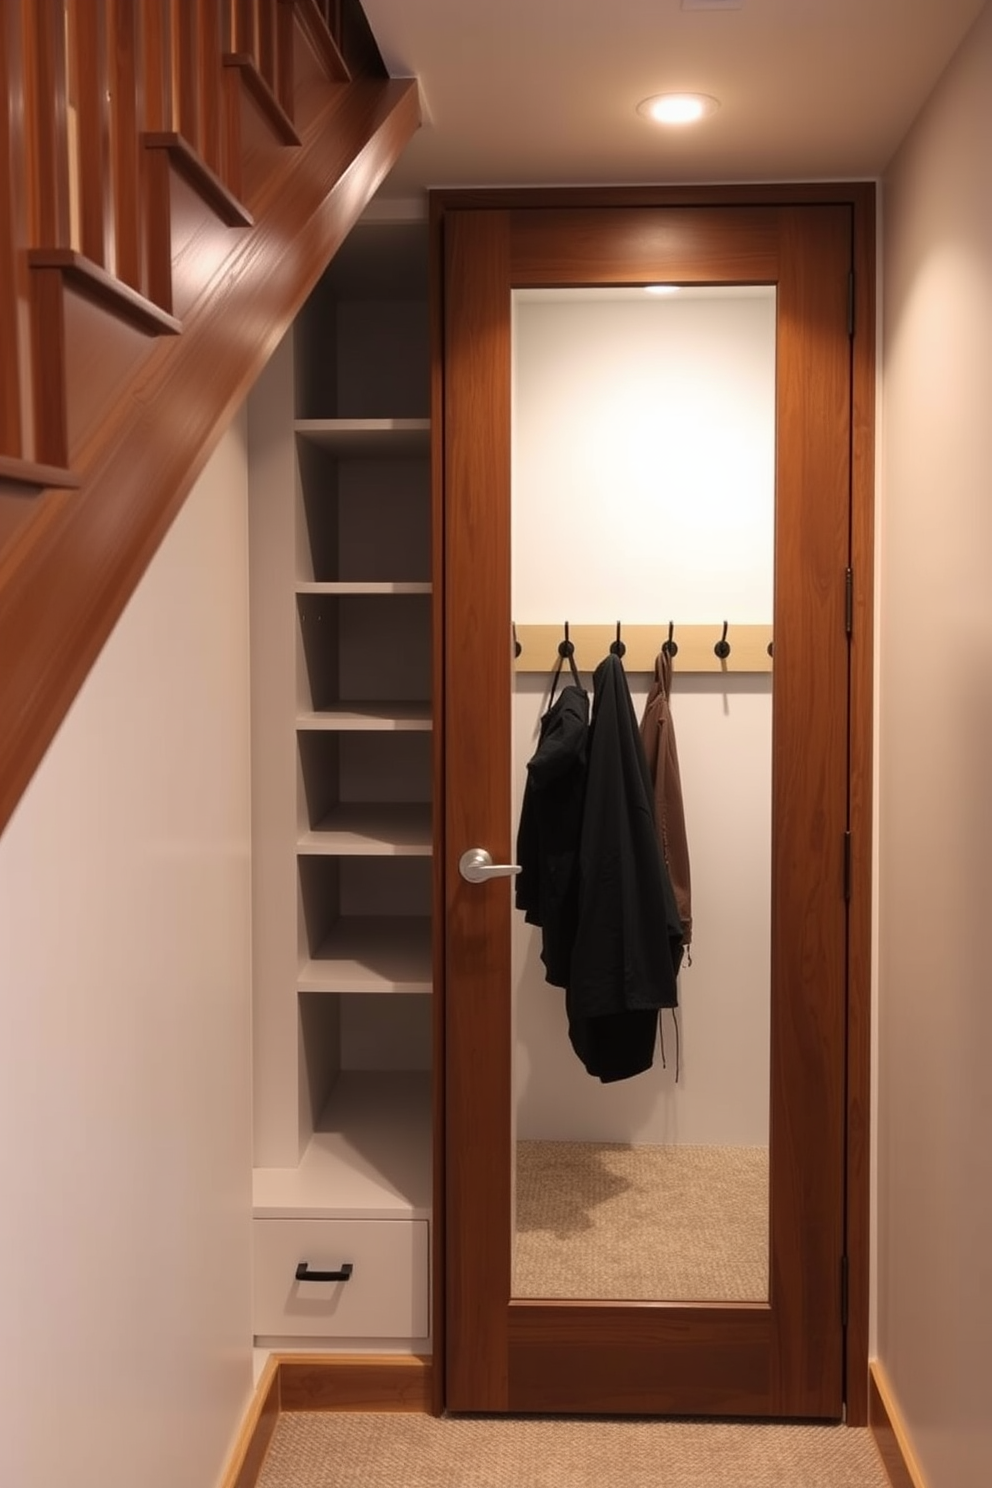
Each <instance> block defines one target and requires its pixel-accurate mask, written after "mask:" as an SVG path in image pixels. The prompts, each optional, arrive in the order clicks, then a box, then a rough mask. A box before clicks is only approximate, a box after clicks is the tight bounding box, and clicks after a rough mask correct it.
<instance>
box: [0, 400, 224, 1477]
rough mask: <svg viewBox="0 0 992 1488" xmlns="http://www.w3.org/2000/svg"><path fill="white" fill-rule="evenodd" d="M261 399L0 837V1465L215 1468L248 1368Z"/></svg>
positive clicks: (168, 545)
mask: <svg viewBox="0 0 992 1488" xmlns="http://www.w3.org/2000/svg"><path fill="white" fill-rule="evenodd" d="M246 514H247V493H246V457H245V433H244V421H243V419H239V420H238V421H237V422H236V424H235V426H234V428H233V429H232V430H231V431H229V432H228V433H227V434H226V435H225V437H224V440H223V442H222V444H221V445H220V447H219V449H218V451H217V452H216V454H215V455H214V457H213V460H212V461H211V463H210V465H209V466H208V467H207V469H206V470H205V472H204V474H203V476H202V477H201V479H200V481H199V482H198V484H197V486H196V488H195V490H194V491H193V493H192V495H191V496H190V498H189V500H188V502H187V503H186V506H185V507H184V509H183V511H182V512H181V514H180V516H179V517H178V519H177V521H176V523H175V524H174V526H173V528H172V530H171V531H170V532H169V534H168V536H167V537H166V539H165V541H164V543H163V545H162V548H161V550H160V551H159V553H158V555H157V556H156V558H155V560H154V561H153V563H152V565H151V567H150V569H149V570H148V572H147V574H146V576H145V578H144V579H143V581H142V583H141V584H140V586H139V588H138V590H137V592H136V593H135V595H134V596H133V598H132V600H131V602H130V604H129V605H128V608H127V610H126V612H125V614H124V616H123V617H122V619H121V621H120V623H119V624H118V626H117V628H116V630H115V631H114V634H113V635H112V637H111V639H110V641H109V643H108V645H107V647H106V648H105V650H104V651H103V653H102V655H101V656H100V658H99V660H98V661H97V664H96V666H95V667H94V669H93V671H92V673H91V675H90V676H89V678H88V679H87V681H86V683H85V685H84V687H83V689H82V691H81V692H80V694H79V696H78V697H77V699H76V701H75V703H74V704H73V707H72V709H71V710H70V712H69V715H68V716H67V718H66V720H65V722H64V724H63V725H62V728H61V730H60V732H59V734H58V736H57V737H56V739H55V741H54V743H53V744H52V746H51V749H50V750H49V752H48V754H47V756H46V758H45V759H44V760H43V762H42V764H41V767H40V769H39V770H38V772H37V774H36V776H35V778H34V779H33V781H32V782H31V784H30V786H29V788H28V790H27V792H26V793H25V795H24V797H23V799H22V800H21V802H20V804H19V806H18V808H17V810H16V812H15V814H14V816H13V818H12V820H11V821H10V823H9V825H8V827H7V829H6V831H5V832H4V834H3V836H2V838H0V1174H2V1185H3V1186H2V1195H0V1318H2V1319H3V1322H2V1327H0V1335H2V1350H3V1359H2V1363H0V1380H2V1392H0V1393H2V1398H3V1425H2V1429H0V1483H3V1484H4V1485H9V1488H56V1485H61V1484H66V1485H68V1484H72V1485H73V1488H134V1485H135V1484H138V1483H140V1484H141V1485H142V1488H176V1485H177V1484H189V1485H196V1488H210V1485H211V1484H214V1483H216V1482H217V1481H218V1480H219V1477H220V1474H221V1471H222V1468H223V1464H224V1461H225V1459H226V1456H227V1454H228V1451H229V1448H230V1446H231V1443H232V1441H233V1437H234V1434H235V1432H236V1430H237V1428H238V1426H239V1424H240V1419H241V1416H242V1413H243V1410H244V1407H245V1404H246V1401H247V1398H248V1396H249V1393H250V1389H251V1346H250V1345H251V1323H250V1251H249V1241H250V1231H249V1226H250V1213H251V1152H250V1132H251V1126H250V1111H249V1094H250V1093H249V1069H250V1052H249V985H248V983H249V920H248V915H249V782H248V770H249V759H248V613H247V548H246Z"/></svg>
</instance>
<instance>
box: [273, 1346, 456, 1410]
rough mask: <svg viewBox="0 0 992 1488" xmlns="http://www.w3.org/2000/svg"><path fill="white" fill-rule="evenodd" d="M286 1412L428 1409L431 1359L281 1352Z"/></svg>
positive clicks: (421, 1356)
mask: <svg viewBox="0 0 992 1488" xmlns="http://www.w3.org/2000/svg"><path fill="white" fill-rule="evenodd" d="M278 1360H279V1388H280V1392H281V1402H282V1406H281V1408H282V1409H283V1410H284V1411H316V1410H326V1411H427V1410H429V1409H430V1403H431V1375H432V1373H433V1365H432V1361H431V1359H430V1358H429V1357H425V1356H423V1355H420V1354H395V1355H390V1356H383V1355H379V1354H338V1355H334V1354H312V1355H308V1354H281V1355H279V1356H278Z"/></svg>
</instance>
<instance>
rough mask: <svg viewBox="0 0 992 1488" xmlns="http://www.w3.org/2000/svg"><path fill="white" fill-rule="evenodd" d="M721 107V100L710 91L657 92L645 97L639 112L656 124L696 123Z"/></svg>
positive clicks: (638, 108) (638, 106)
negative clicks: (652, 95)
mask: <svg viewBox="0 0 992 1488" xmlns="http://www.w3.org/2000/svg"><path fill="white" fill-rule="evenodd" d="M719 107H720V100H719V99H718V98H711V97H710V95H709V94H708V93H656V94H655V96H654V97H653V98H645V99H643V100H642V101H641V102H640V103H639V104H638V105H637V112H638V113H639V114H643V116H644V117H645V119H652V120H653V121H654V122H655V123H656V124H695V123H696V122H697V121H698V120H699V119H705V118H706V116H707V114H713V113H716V110H717V109H718V108H719Z"/></svg>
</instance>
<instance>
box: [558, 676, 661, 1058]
mask: <svg viewBox="0 0 992 1488" xmlns="http://www.w3.org/2000/svg"><path fill="white" fill-rule="evenodd" d="M681 961H682V924H681V921H680V919H679V912H678V907H677V905H676V903H675V895H674V893H673V891H672V885H671V881H670V879H669V876H668V870H667V869H666V867H665V862H664V859H663V856H662V853H661V848H660V846H659V842H658V834H657V829H656V826H655V816H654V805H653V787H652V783H651V777H650V775H649V773H648V767H647V761H646V759H645V756H644V746H643V744H642V742H641V737H640V732H639V730H638V726H637V720H636V718H635V717H634V708H633V704H632V702H631V698H630V692H629V690H628V687H627V679H626V676H625V674H624V670H623V666H622V664H621V661H620V658H619V657H618V656H616V655H613V654H612V653H611V654H610V655H609V656H607V657H606V658H605V660H604V661H602V662H601V663H600V665H599V666H598V667H597V668H596V672H595V675H594V677H593V708H592V723H591V726H590V732H589V760H588V768H587V771H586V790H585V801H584V805H583V811H582V829H581V834H580V840H579V877H578V906H577V927H576V934H575V939H574V942H573V945H572V956H571V964H570V967H569V976H568V986H567V989H566V999H565V1006H566V1010H567V1013H568V1021H569V1038H570V1040H571V1042H572V1047H573V1048H574V1049H575V1052H576V1053H577V1054H578V1056H579V1058H580V1059H581V1060H582V1063H583V1064H584V1065H585V1067H586V1069H587V1070H588V1071H589V1073H590V1074H591V1075H597V1076H598V1077H599V1079H601V1080H603V1081H612V1080H623V1079H627V1078H629V1077H630V1076H631V1075H636V1074H640V1073H642V1071H644V1070H646V1069H649V1068H650V1067H651V1064H652V1062H653V1060H654V1049H655V1041H656V1036H657V1028H658V1012H659V1010H660V1009H661V1008H666V1007H675V1006H676V1005H677V1002H678V986H677V982H676V975H677V973H678V969H679V966H680V964H681Z"/></svg>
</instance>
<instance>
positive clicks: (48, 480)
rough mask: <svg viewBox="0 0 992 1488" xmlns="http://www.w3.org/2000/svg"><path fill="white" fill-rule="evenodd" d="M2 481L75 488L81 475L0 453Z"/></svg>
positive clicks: (34, 485)
mask: <svg viewBox="0 0 992 1488" xmlns="http://www.w3.org/2000/svg"><path fill="white" fill-rule="evenodd" d="M0 482H6V483H7V484H9V485H11V486H23V487H25V488H27V487H31V488H35V487H38V488H41V489H45V488H46V487H48V486H59V487H66V488H68V487H71V488H74V487H76V486H78V485H79V477H78V475H76V474H75V472H74V471H72V470H69V469H67V468H65V467H64V466H59V465H39V464H37V463H36V462H35V461H34V460H21V459H18V458H16V457H12V456H10V455H0ZM0 545H2V544H0Z"/></svg>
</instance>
